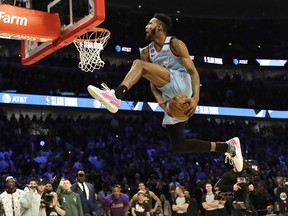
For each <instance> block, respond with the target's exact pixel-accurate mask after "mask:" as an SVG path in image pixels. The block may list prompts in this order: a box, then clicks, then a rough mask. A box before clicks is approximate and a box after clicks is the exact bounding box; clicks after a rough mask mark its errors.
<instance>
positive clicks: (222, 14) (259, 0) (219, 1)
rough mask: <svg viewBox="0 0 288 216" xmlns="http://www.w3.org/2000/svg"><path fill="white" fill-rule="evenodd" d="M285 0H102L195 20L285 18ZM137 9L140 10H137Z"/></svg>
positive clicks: (123, 6)
mask: <svg viewBox="0 0 288 216" xmlns="http://www.w3.org/2000/svg"><path fill="white" fill-rule="evenodd" d="M287 5H288V3H287V0H178V1H174V0H173V1H172V0H106V6H107V8H109V7H119V8H127V9H132V10H143V11H147V12H149V11H150V12H153V11H154V12H163V13H167V14H169V15H173V16H179V17H181V16H183V17H195V18H209V17H210V18H221V19H222V18H238V19H259V18H260V19H262V18H264V19H267V18H268V19H271V18H272V19H279V18H281V19H287V18H288V13H287ZM139 7H141V8H139Z"/></svg>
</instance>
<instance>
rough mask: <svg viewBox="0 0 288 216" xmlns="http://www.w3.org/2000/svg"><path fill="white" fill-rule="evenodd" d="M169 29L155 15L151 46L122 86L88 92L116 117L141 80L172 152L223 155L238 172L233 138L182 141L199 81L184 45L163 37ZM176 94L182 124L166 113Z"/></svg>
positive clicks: (166, 18) (167, 21) (148, 35)
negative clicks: (161, 113)
mask: <svg viewBox="0 0 288 216" xmlns="http://www.w3.org/2000/svg"><path fill="white" fill-rule="evenodd" d="M171 27H172V20H171V18H170V17H169V16H167V15H165V14H160V13H156V14H155V15H154V17H153V18H152V19H151V20H150V21H149V22H148V24H147V25H146V27H145V32H146V39H147V40H148V41H152V42H151V43H150V44H149V45H148V46H146V47H145V48H144V49H143V50H142V51H141V54H140V55H141V60H139V59H137V60H134V62H133V65H132V67H131V69H130V70H129V72H128V73H127V75H126V76H125V78H124V80H123V81H122V83H121V84H120V85H119V86H118V87H117V88H115V89H110V88H109V87H108V86H106V85H105V84H102V87H103V89H99V88H97V87H95V86H92V85H89V86H88V91H89V93H90V94H91V96H92V97H94V98H95V99H97V100H99V101H101V103H102V104H103V105H104V106H105V107H106V108H107V109H108V110H109V111H110V112H112V113H116V112H117V111H118V109H119V106H120V102H121V100H122V99H123V97H124V96H125V94H126V93H127V91H128V90H129V89H130V88H131V87H132V86H133V85H135V84H136V83H137V82H138V81H139V80H140V78H141V77H144V78H145V79H147V80H149V81H150V86H151V91H152V93H153V95H154V96H155V99H156V101H157V102H158V103H159V105H160V107H161V108H162V109H163V110H164V111H165V112H164V118H163V123H162V124H163V126H164V127H165V128H166V129H167V132H168V136H169V139H170V142H171V143H172V147H173V150H174V151H176V152H178V153H189V152H208V151H212V152H214V151H218V152H223V153H224V152H225V155H226V157H227V158H228V159H229V161H230V164H233V165H234V167H235V168H236V170H237V171H239V172H240V171H241V170H242V168H243V158H242V153H241V146H240V141H239V139H238V138H237V137H235V138H232V139H230V140H228V141H227V142H209V141H202V140H195V139H184V128H185V123H186V122H187V120H188V118H189V117H191V116H192V115H193V114H194V112H195V110H196V107H197V104H198V101H199V94H200V78H199V74H198V72H197V70H196V68H195V66H194V63H193V61H192V60H191V58H190V55H189V52H188V49H187V47H186V45H185V44H184V43H183V42H182V41H181V40H179V39H177V38H175V37H171V36H167V33H168V31H169V30H170V29H171ZM177 94H185V95H187V96H188V98H187V99H186V100H185V101H184V103H187V104H188V106H187V109H186V111H185V114H186V116H187V119H185V120H177V119H175V118H172V117H171V115H170V114H169V110H168V109H167V102H168V101H169V100H171V99H172V98H173V97H174V96H175V95H177Z"/></svg>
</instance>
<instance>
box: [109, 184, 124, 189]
mask: <svg viewBox="0 0 288 216" xmlns="http://www.w3.org/2000/svg"><path fill="white" fill-rule="evenodd" d="M114 188H119V189H120V190H121V189H122V187H121V185H119V184H115V185H113V186H112V188H111V189H112V190H113V189H114Z"/></svg>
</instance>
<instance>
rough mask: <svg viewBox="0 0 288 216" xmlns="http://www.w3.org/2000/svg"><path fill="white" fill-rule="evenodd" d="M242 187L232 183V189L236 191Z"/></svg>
mask: <svg viewBox="0 0 288 216" xmlns="http://www.w3.org/2000/svg"><path fill="white" fill-rule="evenodd" d="M241 189H242V188H241V187H240V186H239V185H238V184H234V185H233V190H234V191H238V190H241Z"/></svg>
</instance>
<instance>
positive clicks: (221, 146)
mask: <svg viewBox="0 0 288 216" xmlns="http://www.w3.org/2000/svg"><path fill="white" fill-rule="evenodd" d="M227 149H228V144H227V143H226V142H216V152H226V151H227Z"/></svg>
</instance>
